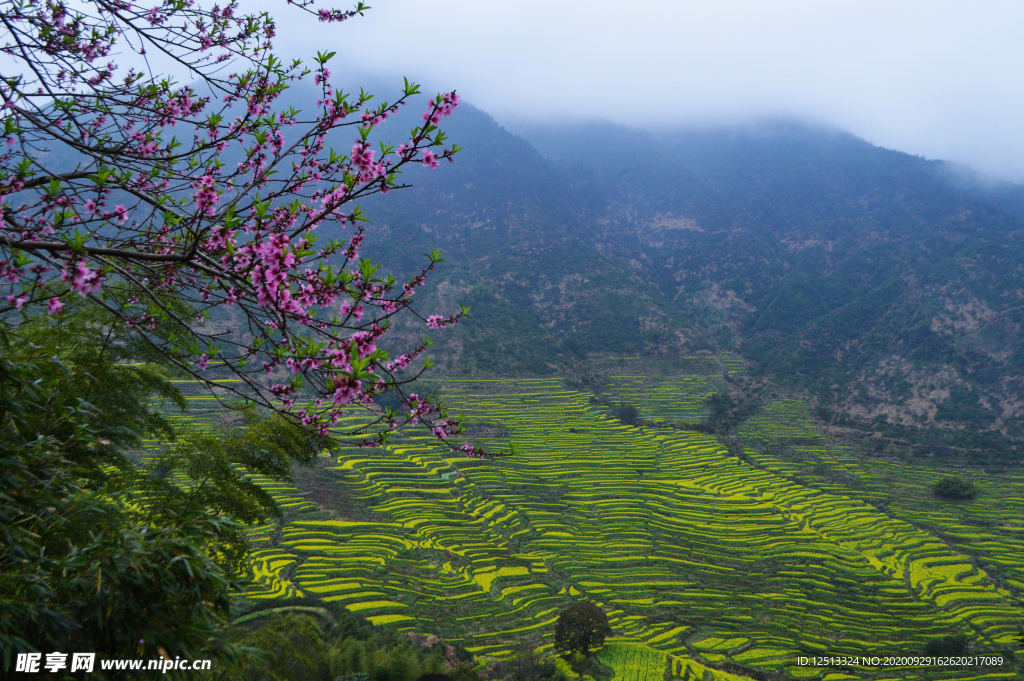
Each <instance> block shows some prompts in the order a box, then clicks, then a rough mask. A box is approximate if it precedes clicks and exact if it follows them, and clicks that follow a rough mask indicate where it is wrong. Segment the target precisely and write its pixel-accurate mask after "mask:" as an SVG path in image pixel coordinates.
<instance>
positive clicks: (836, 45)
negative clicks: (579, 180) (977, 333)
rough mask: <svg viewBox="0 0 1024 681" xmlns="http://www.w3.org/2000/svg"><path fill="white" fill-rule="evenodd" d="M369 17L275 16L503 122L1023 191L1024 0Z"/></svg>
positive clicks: (440, 1)
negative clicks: (940, 163) (816, 157)
mask: <svg viewBox="0 0 1024 681" xmlns="http://www.w3.org/2000/svg"><path fill="white" fill-rule="evenodd" d="M267 1H268V2H269V0H267ZM367 2H368V4H370V5H371V6H372V9H371V10H370V11H369V12H367V13H366V15H365V16H364V17H362V18H357V19H354V20H352V21H351V22H347V23H344V24H340V25H338V24H334V25H329V26H327V25H323V26H312V27H311V25H310V23H309V22H307V21H299V22H297V23H294V24H293V23H292V22H289V21H287V20H286V17H288V16H294V15H293V14H292V13H290V12H289V11H288V10H287V9H275V11H274V13H275V15H276V16H277V17H279V38H278V41H277V44H278V47H280V48H283V50H284V51H287V52H288V53H289V54H292V53H293V52H296V53H301V54H305V53H308V52H309V51H311V50H315V49H318V48H319V49H328V48H329V49H332V50H337V51H338V56H337V57H335V60H334V61H333V62H332V64H331V66H332V69H333V70H334V71H336V72H338V71H341V70H343V69H344V68H349V69H352V70H356V71H359V72H364V73H374V74H380V75H385V76H388V75H390V76H394V75H396V74H400V75H409V76H410V77H414V78H416V79H420V81H421V82H424V83H428V84H430V85H431V86H433V87H435V88H441V87H444V88H456V89H458V90H459V91H460V92H461V93H462V94H463V95H465V97H466V98H467V100H468V101H470V102H472V103H473V104H475V105H477V106H479V107H480V108H482V109H484V110H486V111H487V112H489V113H491V114H492V115H494V116H495V118H497V119H498V121H499V122H502V121H509V122H510V121H515V120H521V119H527V120H553V119H558V120H564V119H587V118H602V119H607V120H610V121H614V122H619V123H626V124H629V125H632V126H635V127H664V126H688V125H694V124H708V123H711V124H714V123H729V122H741V121H745V120H749V119H754V118H759V117H778V116H792V117H796V118H801V119H805V120H809V121H813V122H818V123H825V124H830V125H834V126H837V127H840V128H843V129H845V130H848V131H850V132H852V133H854V134H856V135H858V136H861V137H863V138H865V139H867V140H868V141H870V142H872V143H874V144H878V145H881V146H885V147H889V148H893V149H899V150H901V151H906V152H909V153H913V154H917V155H921V156H925V157H928V158H942V159H947V160H952V161H957V162H960V163H964V164H967V165H970V166H973V167H975V168H977V169H978V170H980V171H982V172H984V173H988V174H991V175H995V176H998V177H1001V178H1006V179H1012V180H1015V181H1020V182H1024V2H1021V1H1020V0H1010V1H1001V0H1000V1H997V0H978V1H976V2H970V1H968V0H959V1H957V2H947V1H943V0H927V1H917V0H914V1H904V2H901V1H899V0H884V1H874V0H852V1H851V0H843V1H829V0H806V1H804V0H801V1H797V0H787V1H782V0H700V1H693V0H629V1H628V2H611V1H609V0H546V1H544V2H541V1H540V0H515V1H512V0H430V1H427V0H367ZM243 4H244V5H248V3H243ZM272 6H273V7H275V8H277V7H280V3H279V2H278V3H275V4H274V5H272ZM338 6H342V5H338ZM246 9H248V7H246Z"/></svg>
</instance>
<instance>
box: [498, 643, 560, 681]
mask: <svg viewBox="0 0 1024 681" xmlns="http://www.w3.org/2000/svg"><path fill="white" fill-rule="evenodd" d="M536 649H537V646H536V645H534V644H525V645H522V646H520V647H519V648H518V649H517V650H516V652H515V654H514V655H512V656H511V657H510V658H508V659H507V660H505V661H503V662H502V663H501V670H500V672H501V676H502V678H503V679H505V681H543V680H547V679H550V680H551V681H565V679H566V676H565V673H564V672H562V671H561V670H559V669H558V667H557V666H555V663H554V662H545V661H544V660H543V658H541V656H540V655H539V654H538V653H537V650H536Z"/></svg>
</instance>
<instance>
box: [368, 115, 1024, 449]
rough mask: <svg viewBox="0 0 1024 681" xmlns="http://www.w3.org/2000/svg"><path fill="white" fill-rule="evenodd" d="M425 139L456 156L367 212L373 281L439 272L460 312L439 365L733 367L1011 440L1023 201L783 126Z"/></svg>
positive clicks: (853, 412) (502, 368)
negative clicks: (704, 356)
mask: <svg viewBox="0 0 1024 681" xmlns="http://www.w3.org/2000/svg"><path fill="white" fill-rule="evenodd" d="M444 127H445V129H446V131H447V132H449V134H450V137H451V139H452V140H453V141H455V142H456V143H458V144H459V145H460V146H463V147H465V150H464V151H463V152H460V154H459V156H458V157H457V161H456V163H454V164H453V165H451V166H449V167H445V168H443V169H439V170H438V171H427V170H426V169H416V171H415V172H412V173H410V174H409V176H408V179H409V180H410V181H411V182H412V183H413V184H414V185H415V188H413V189H409V190H404V191H401V192H397V193H395V194H392V195H390V196H388V197H381V198H382V199H383V200H375V201H372V202H371V203H370V204H369V205H368V206H367V207H368V209H369V214H370V217H371V219H372V220H373V222H374V224H375V231H376V234H375V236H374V241H373V243H372V247H373V249H374V250H373V251H372V252H373V253H374V254H375V255H379V256H380V257H381V259H382V260H383V261H384V262H385V263H386V265H387V266H388V267H390V268H391V269H398V270H400V271H410V270H411V269H412V268H413V267H414V266H415V263H416V262H418V261H417V257H418V256H419V254H421V253H423V252H425V251H426V250H427V249H428V248H429V247H431V246H433V247H437V248H439V249H441V250H442V251H443V252H444V253H445V254H446V256H447V257H448V260H449V262H448V263H447V264H446V265H445V266H444V268H443V270H442V272H441V273H440V274H439V275H438V277H436V281H435V283H437V282H440V284H439V286H437V287H436V289H434V291H433V293H432V294H431V295H432V296H433V297H432V299H431V300H430V301H429V305H428V306H434V307H438V308H439V309H443V308H445V306H448V307H450V306H451V305H453V304H454V303H456V302H461V303H466V304H470V305H472V307H473V318H472V319H471V320H469V321H468V322H467V323H466V324H464V325H462V326H461V328H457V329H454V330H449V331H446V332H444V336H438V337H437V340H439V341H442V342H441V343H440V351H439V352H440V355H441V356H442V358H443V359H444V361H445V366H446V370H448V371H465V372H472V373H480V372H483V373H495V374H500V373H509V372H513V373H522V372H527V373H551V372H559V371H570V370H572V369H573V367H578V366H579V365H580V364H581V363H583V362H585V360H586V359H587V357H588V356H591V357H592V356H594V355H609V354H622V353H628V354H632V355H637V354H641V355H642V354H648V355H656V356H666V357H670V356H673V355H679V354H692V353H695V352H700V351H710V352H719V351H723V350H729V351H733V352H739V353H741V354H742V355H743V357H744V358H746V359H747V360H748V362H749V363H750V367H751V370H752V372H753V373H754V374H755V375H762V376H765V377H768V378H770V379H771V380H772V381H773V382H776V383H777V384H779V385H786V386H789V387H790V388H793V389H799V390H801V391H803V392H805V393H806V394H808V395H809V396H812V397H816V398H817V399H819V400H820V401H822V402H824V403H826V404H829V405H832V406H833V407H835V408H837V410H838V411H839V413H841V414H843V415H845V417H847V418H849V419H853V420H855V421H858V422H860V423H863V424H868V425H873V426H878V427H881V426H883V425H885V424H886V423H888V424H889V425H891V426H894V427H899V426H907V427H911V426H913V427H918V426H930V427H932V426H934V427H940V428H944V429H946V430H948V431H951V432H954V433H960V434H961V435H962V437H960V442H962V443H966V444H967V445H971V444H972V443H973V445H974V446H982V447H984V446H988V444H986V443H990V440H986V439H985V438H981V439H979V438H977V437H974V438H973V439H972V434H978V433H985V432H988V433H995V432H1001V433H1003V434H1005V435H1009V436H1012V437H1016V436H1019V435H1020V434H1021V428H1022V423H1024V421H1022V417H1024V398H1022V397H1021V396H1022V395H1024V381H1022V373H1024V343H1022V338H1024V336H1022V322H1024V307H1022V305H1024V303H1022V301H1024V219H1022V217H1021V216H1022V215H1024V210H1022V208H1024V188H1022V187H1018V186H1015V185H1007V184H1002V185H998V184H993V183H986V182H982V181H979V180H977V179H972V178H971V177H970V176H968V175H965V174H964V173H962V172H952V171H951V168H950V166H948V165H947V164H944V163H942V162H938V161H929V160H925V159H921V158H918V157H914V156H910V155H907V154H903V153H900V152H896V151H892V150H887V149H882V148H878V147H874V146H872V145H870V144H868V143H867V142H865V141H863V140H860V139H858V138H856V137H854V136H852V135H849V134H846V133H843V132H841V131H836V130H828V129H822V128H815V127H810V126H805V125H801V124H798V123H794V122H789V121H772V122H764V123H760V124H756V125H749V126H745V127H736V128H721V129H705V130H677V131H659V132H647V131H641V130H633V129H627V128H623V127H619V126H614V125H611V124H606V123H592V124H582V125H572V126H559V127H556V126H547V127H544V126H535V127H526V126H521V127H520V128H518V132H519V133H520V135H517V134H514V133H512V132H509V131H508V130H506V129H504V128H502V127H501V126H499V125H498V124H497V123H496V122H495V121H494V120H493V119H492V118H491V117H490V116H488V115H487V114H485V113H484V112H481V111H479V110H477V109H473V108H472V107H469V106H464V107H461V108H460V109H459V110H458V112H457V114H456V115H455V116H453V117H452V118H451V119H449V121H446V125H445V126H444ZM367 252H368V253H369V252H370V251H367Z"/></svg>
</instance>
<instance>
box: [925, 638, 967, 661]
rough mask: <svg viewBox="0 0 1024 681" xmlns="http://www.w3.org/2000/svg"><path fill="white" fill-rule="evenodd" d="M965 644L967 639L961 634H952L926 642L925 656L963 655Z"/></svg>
mask: <svg viewBox="0 0 1024 681" xmlns="http://www.w3.org/2000/svg"><path fill="white" fill-rule="evenodd" d="M967 643H968V640H967V637H966V636H964V635H963V634H953V635H951V636H944V637H942V638H937V639H933V640H931V641H928V645H926V646H925V649H924V650H925V654H926V655H935V656H946V655H963V654H964V653H965V652H967Z"/></svg>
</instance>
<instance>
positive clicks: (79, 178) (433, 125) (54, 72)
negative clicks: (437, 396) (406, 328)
mask: <svg viewBox="0 0 1024 681" xmlns="http://www.w3.org/2000/svg"><path fill="white" fill-rule="evenodd" d="M314 4H315V0H303V1H302V2H296V3H289V5H290V6H291V7H290V9H289V11H291V12H300V13H305V14H307V15H310V16H312V17H315V18H317V19H318V20H319V21H321V22H328V23H332V22H340V21H344V20H347V19H349V18H351V17H353V16H355V15H360V14H362V13H363V11H364V10H365V9H367V8H366V6H365V5H363V4H362V3H358V4H357V5H356V6H355V8H353V9H352V10H349V11H341V10H335V9H318V10H317V9H314ZM0 18H2V19H3V44H2V45H0V50H2V51H3V53H4V54H5V56H6V57H7V59H8V63H7V65H6V66H5V70H6V72H5V73H4V74H3V75H2V77H0V81H2V86H0V100H2V102H3V106H4V110H5V111H6V114H5V117H4V130H3V134H4V136H5V138H6V141H7V146H6V148H5V151H4V152H3V153H0V212H2V214H3V218H4V220H3V224H2V227H0V256H2V259H0V285H2V286H4V287H5V288H6V293H7V295H6V296H4V297H3V298H2V299H3V301H5V302H0V314H3V313H5V312H11V311H15V310H21V311H24V312H30V313H31V314H42V313H43V312H44V311H45V312H48V313H50V314H58V313H59V312H60V310H61V308H62V307H63V306H64V305H66V304H67V303H68V301H69V300H70V298H71V297H72V296H74V295H78V296H82V297H83V298H86V299H88V300H89V301H90V302H91V303H93V304H95V305H96V306H98V307H101V308H103V309H105V310H106V311H107V312H108V313H109V314H111V315H112V316H114V317H116V318H118V319H119V320H120V322H121V323H122V324H123V325H124V326H125V327H126V328H129V329H131V331H132V333H133V334H134V335H135V338H136V340H137V341H138V342H141V343H144V344H146V345H148V346H149V348H150V349H151V350H152V351H153V352H155V353H158V354H162V355H164V356H165V357H166V358H167V360H168V361H169V362H170V364H171V365H172V366H173V367H175V369H177V370H178V371H181V372H186V373H190V374H192V375H193V376H195V377H197V378H200V379H202V380H207V381H209V380H212V379H211V375H212V374H211V373H210V372H215V371H220V372H221V373H227V374H230V375H233V376H234V377H236V378H238V379H240V380H241V381H242V384H241V387H239V388H232V389H233V390H235V391H236V392H237V396H238V397H244V398H246V399H250V400H254V401H255V402H256V403H258V404H260V405H262V406H264V407H268V408H272V409H274V410H277V411H279V412H281V413H284V414H287V415H288V416H289V417H290V418H291V419H292V420H294V421H295V422H301V423H302V424H304V425H312V426H314V427H316V428H318V429H319V430H320V432H321V433H322V434H326V433H327V432H328V429H329V428H330V427H331V426H336V425H337V424H338V419H339V416H340V414H341V410H342V408H343V407H344V406H345V405H350V404H361V403H366V402H371V401H373V399H374V398H375V397H377V396H378V395H380V394H382V393H385V392H389V391H396V392H397V393H398V394H399V395H400V396H401V397H402V408H401V410H399V411H398V412H385V413H384V414H382V415H381V416H380V419H379V420H380V422H381V424H383V426H384V427H383V428H379V427H378V428H360V429H356V430H355V431H354V432H342V431H337V430H336V431H335V432H334V435H335V436H337V437H343V436H348V437H349V438H351V439H352V440H353V441H354V442H358V443H362V444H379V443H381V442H382V441H383V440H384V439H386V438H387V436H388V435H389V434H390V433H391V432H392V430H393V429H394V428H395V427H397V426H399V425H401V424H404V423H412V424H416V423H420V422H423V423H425V424H428V425H429V426H430V427H431V428H432V430H433V432H434V434H435V435H436V436H438V437H441V438H445V437H447V436H450V435H453V434H454V433H456V432H457V431H458V426H457V423H456V422H455V421H454V420H452V419H449V418H447V416H446V413H445V411H444V408H443V405H441V404H438V403H437V402H433V401H430V400H425V399H421V398H419V397H417V396H416V395H415V394H407V393H406V392H405V389H404V388H403V386H405V385H407V384H408V383H409V382H410V381H412V380H414V379H415V378H416V377H418V376H419V375H420V374H421V373H422V372H423V371H424V370H426V369H427V368H429V366H430V361H429V360H428V359H427V358H426V356H425V354H424V353H425V352H426V348H427V346H428V345H429V344H430V341H429V339H428V338H425V337H423V338H420V339H419V341H418V342H416V343H414V346H413V347H411V348H410V349H409V350H408V351H407V352H405V353H404V354H401V355H400V356H398V357H390V356H389V354H388V352H386V351H384V350H383V349H381V347H380V345H381V343H382V341H383V340H384V339H385V336H386V335H387V333H388V331H389V330H390V329H391V328H392V321H393V319H396V318H405V317H409V318H411V319H413V320H418V321H417V324H418V325H419V328H420V329H421V330H422V329H424V328H427V329H442V328H445V327H447V326H449V325H451V324H454V323H456V322H457V321H458V320H459V319H460V318H461V317H462V316H463V315H464V314H465V313H466V310H465V309H463V310H461V311H460V312H458V313H454V314H450V315H448V316H443V315H429V316H423V314H421V312H420V311H419V310H418V309H417V308H416V307H414V305H413V294H414V293H415V291H416V290H417V289H418V288H420V287H421V286H423V285H424V284H425V283H426V280H427V278H428V276H429V275H430V274H431V272H433V270H434V269H435V267H436V266H437V265H438V264H439V263H440V262H442V258H441V255H440V254H439V253H438V252H437V251H433V250H432V251H431V252H430V253H429V254H428V255H427V256H426V264H425V265H424V266H423V267H422V268H421V269H420V270H419V272H418V273H416V274H414V275H412V276H411V277H410V278H409V279H408V280H407V281H406V282H405V283H402V284H400V283H399V282H398V281H397V280H396V279H395V278H393V277H391V276H387V275H383V274H382V273H380V272H379V271H378V270H379V265H377V264H375V263H373V262H372V261H370V260H368V259H366V258H365V257H362V254H361V246H362V244H363V241H364V240H365V238H366V219H365V216H364V215H363V214H362V212H361V211H360V210H359V208H358V206H357V204H356V202H357V201H358V200H359V199H362V198H364V197H368V196H371V195H374V194H385V193H387V192H389V191H390V190H392V189H397V188H401V187H404V186H406V185H403V184H401V183H400V180H399V176H400V175H401V173H402V170H403V168H405V167H406V166H409V165H410V164H422V165H424V166H427V167H436V166H437V165H438V162H439V161H440V160H442V159H448V160H452V159H453V156H454V154H455V153H456V152H457V151H458V147H456V146H448V147H445V146H444V145H445V140H446V137H445V134H444V133H443V132H441V131H440V130H439V129H438V128H437V125H438V123H439V122H440V121H441V119H442V118H445V117H447V116H449V115H450V114H451V113H452V111H453V110H454V109H455V107H456V106H458V100H459V98H458V96H457V95H456V94H455V92H448V93H444V94H438V95H437V96H436V97H433V98H431V99H430V101H429V103H428V105H427V107H426V111H425V113H424V114H423V117H422V124H421V125H419V126H417V127H415V128H414V129H413V130H412V132H411V134H410V137H409V138H408V139H407V140H406V142H405V143H403V144H401V145H399V146H397V147H394V146H392V145H389V144H386V143H384V142H380V143H379V145H377V146H379V148H375V143H374V141H375V139H376V137H375V128H376V127H377V126H379V125H380V124H382V123H384V122H385V121H386V120H387V119H388V118H389V117H391V116H392V115H394V114H395V113H397V112H398V111H399V109H400V108H401V107H402V106H404V105H405V104H406V103H407V101H409V99H410V98H411V97H412V96H413V95H415V94H417V92H418V87H417V86H416V85H414V84H411V83H409V82H408V81H406V83H405V88H404V90H403V92H402V94H401V96H400V97H399V98H398V99H397V100H396V101H394V102H380V103H371V99H372V96H371V95H370V94H368V93H366V92H364V91H360V92H359V93H358V94H353V93H344V92H342V91H340V90H336V89H335V88H334V87H333V86H332V85H331V84H330V83H331V81H330V71H329V70H328V68H327V63H328V62H329V61H330V60H331V58H332V57H333V56H334V54H335V53H334V52H330V53H326V54H325V53H318V54H317V56H316V58H315V64H314V65H313V66H312V67H306V66H304V65H303V64H302V63H301V62H299V61H295V62H292V63H291V64H284V63H282V62H281V61H280V60H279V59H277V58H276V57H275V56H274V54H273V45H272V39H273V37H274V34H275V31H276V27H275V22H274V20H273V18H272V17H271V16H270V15H269V14H267V13H266V12H263V13H259V14H255V13H254V14H242V13H241V12H240V11H239V6H238V3H237V2H236V1H232V2H229V3H227V4H226V5H224V6H220V5H216V4H214V5H211V4H208V3H191V2H190V3H182V2H155V1H152V0H151V1H150V2H146V1H145V0H142V1H140V2H117V3H113V4H111V3H110V2H108V1H107V0H89V1H88V2H84V3H80V4H75V5H70V6H69V5H67V4H65V3H36V2H32V3H6V4H5V5H4V7H3V9H0ZM154 53H158V54H160V55H161V57H162V59H163V60H164V63H167V64H170V65H171V66H172V67H174V68H180V69H182V70H184V71H185V72H187V73H189V74H190V77H192V78H194V79H195V81H196V83H195V84H193V85H186V86H179V85H178V84H177V83H175V82H174V81H173V80H172V79H171V78H169V77H165V76H163V75H161V74H159V73H154V72H152V71H151V70H150V68H151V67H150V63H151V61H150V60H149V58H148V56H147V55H149V54H154ZM115 54H117V55H120V58H121V59H123V60H125V61H121V63H116V62H115V61H110V59H111V58H112V57H111V56H112V55H115ZM153 63H155V62H153ZM310 77H311V78H312V81H313V86H312V90H310V91H309V92H308V96H307V97H308V98H307V100H306V101H307V102H308V106H306V107H305V108H304V110H299V109H296V108H295V107H291V106H289V107H287V108H286V107H285V106H283V105H282V102H283V95H284V93H285V92H286V91H287V90H288V89H289V88H290V87H291V86H292V85H293V83H294V82H295V81H299V80H303V79H306V80H308V79H309V78H310ZM313 100H315V103H314V101H313ZM345 131H348V132H349V134H350V135H351V136H350V137H349V141H348V142H347V144H350V145H351V152H350V153H348V154H345V153H342V152H341V151H339V150H336V149H335V148H332V146H331V144H333V143H336V142H340V141H341V138H340V137H339V136H340V135H341V134H342V133H343V132H345ZM378 152H379V156H378V155H377V154H378ZM317 229H319V230H320V233H321V234H324V233H326V236H327V237H333V236H335V235H343V234H345V233H346V232H345V231H346V230H347V236H346V238H341V239H337V238H326V239H321V238H318V237H317V236H315V235H314V234H313V232H314V230H317ZM228 308H230V309H228ZM213 318H216V321H217V323H216V324H211V323H209V322H210V320H211V319H213ZM466 447H467V449H466V451H467V452H469V453H471V454H472V453H475V450H474V449H473V447H471V446H469V445H467V446H466Z"/></svg>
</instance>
